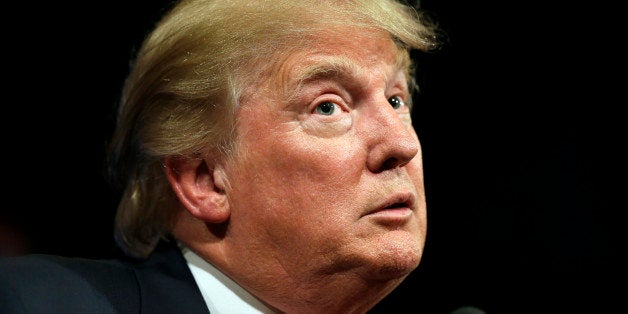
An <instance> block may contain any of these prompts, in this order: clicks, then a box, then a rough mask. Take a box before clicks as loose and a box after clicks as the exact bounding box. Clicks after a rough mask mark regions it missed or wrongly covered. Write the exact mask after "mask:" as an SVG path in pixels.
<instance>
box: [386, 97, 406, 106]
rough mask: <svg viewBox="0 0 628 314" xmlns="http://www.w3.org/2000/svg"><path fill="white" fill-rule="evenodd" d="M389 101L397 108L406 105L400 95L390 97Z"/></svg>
mask: <svg viewBox="0 0 628 314" xmlns="http://www.w3.org/2000/svg"><path fill="white" fill-rule="evenodd" d="M388 103H390V105H391V106H392V107H393V108H395V109H399V108H401V106H403V105H405V103H404V102H403V100H402V99H401V97H399V96H392V97H390V98H388Z"/></svg>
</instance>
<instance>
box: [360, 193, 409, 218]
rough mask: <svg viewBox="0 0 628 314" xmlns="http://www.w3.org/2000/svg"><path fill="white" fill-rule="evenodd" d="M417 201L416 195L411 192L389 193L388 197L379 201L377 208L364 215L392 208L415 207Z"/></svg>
mask: <svg viewBox="0 0 628 314" xmlns="http://www.w3.org/2000/svg"><path fill="white" fill-rule="evenodd" d="M415 201H416V199H415V196H414V194H413V193H411V192H399V193H394V194H392V195H389V196H388V197H385V198H384V199H383V200H382V201H381V202H379V203H377V206H375V208H373V209H372V210H369V211H368V212H367V213H366V214H364V215H363V216H366V215H369V214H372V213H376V212H379V211H382V210H386V209H390V208H399V207H407V208H410V209H413V208H414V203H415Z"/></svg>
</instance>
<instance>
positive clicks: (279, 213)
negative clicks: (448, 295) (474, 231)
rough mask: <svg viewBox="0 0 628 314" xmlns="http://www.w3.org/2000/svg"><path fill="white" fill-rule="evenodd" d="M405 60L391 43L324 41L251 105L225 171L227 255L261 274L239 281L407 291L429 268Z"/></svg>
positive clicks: (264, 87)
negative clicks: (402, 286)
mask: <svg viewBox="0 0 628 314" xmlns="http://www.w3.org/2000/svg"><path fill="white" fill-rule="evenodd" d="M399 59H400V58H398V57H397V48H396V47H395V45H394V43H393V42H392V40H391V39H390V38H389V36H388V35H386V34H384V33H373V32H366V33H365V32H364V31H363V32H362V33H361V34H359V35H358V36H357V37H356V34H355V33H348V32H347V33H343V32H339V33H334V34H332V35H330V34H325V35H323V36H320V38H319V39H317V40H316V42H313V43H312V44H311V45H308V46H307V47H303V49H302V50H298V51H297V52H293V53H291V54H290V55H289V56H288V57H286V58H284V59H283V60H282V61H281V62H280V63H279V64H278V66H277V67H274V68H273V72H272V73H273V75H272V77H271V78H269V79H268V81H265V82H261V83H260V85H259V86H257V87H256V88H254V89H252V91H251V92H249V93H247V94H246V96H245V97H244V99H243V101H242V103H241V107H240V109H239V111H238V129H237V132H238V146H237V151H238V154H237V156H236V157H235V158H234V160H233V161H232V162H230V163H229V164H228V165H227V167H226V175H227V178H228V182H229V188H228V189H227V191H226V192H227V195H228V196H229V203H230V208H231V217H230V221H229V228H228V230H227V234H228V236H227V237H226V239H227V240H226V241H228V245H227V246H226V248H227V249H225V251H224V252H223V254H224V256H225V258H226V260H228V261H230V263H234V264H238V263H239V266H238V267H244V268H250V271H251V272H249V273H250V274H247V275H244V277H237V276H242V275H237V276H236V280H237V281H240V282H241V283H244V284H245V285H247V284H250V283H253V282H260V280H259V279H260V278H257V277H268V280H270V281H273V282H277V283H282V284H284V283H286V282H289V281H293V282H296V283H307V284H312V285H316V280H321V278H323V277H327V278H328V279H324V280H331V279H330V278H333V276H335V275H341V276H348V277H352V278H360V280H364V281H387V280H398V281H399V282H400V281H401V279H402V278H405V276H406V275H408V274H409V272H410V271H412V270H413V269H414V268H415V267H416V266H417V265H418V263H419V261H420V259H421V255H422V252H423V246H424V242H425V232H426V212H425V197H424V188H423V175H422V172H423V168H422V162H421V150H420V145H419V141H418V138H417V135H416V133H415V131H414V129H413V127H412V124H411V119H410V111H409V108H408V107H407V106H406V105H405V104H404V103H407V102H409V99H408V98H409V95H408V88H407V81H406V77H405V75H404V67H405V65H404V64H402V62H400V61H399ZM245 273H246V272H245ZM247 276H248V277H247ZM249 277H250V278H249ZM271 278H272V279H271ZM253 290H255V288H254V289H253Z"/></svg>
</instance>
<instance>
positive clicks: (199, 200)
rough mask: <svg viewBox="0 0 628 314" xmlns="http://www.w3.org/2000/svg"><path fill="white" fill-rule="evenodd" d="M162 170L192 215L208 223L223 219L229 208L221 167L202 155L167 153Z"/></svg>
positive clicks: (228, 212) (225, 217)
mask: <svg viewBox="0 0 628 314" xmlns="http://www.w3.org/2000/svg"><path fill="white" fill-rule="evenodd" d="M164 166H165V172H166V176H167V177H168V181H169V182H170V186H171V187H172V189H173V191H174V192H175V194H176V195H177V197H178V198H179V201H180V202H181V204H183V206H184V207H185V208H186V209H187V211H188V212H190V214H192V216H194V217H196V218H197V219H200V220H202V221H205V222H208V223H223V222H225V221H227V219H229V215H230V210H229V202H228V201H227V195H226V194H225V184H226V181H225V180H226V178H225V177H224V172H223V171H222V170H221V168H219V167H216V166H214V165H210V164H208V162H207V161H206V160H205V159H201V158H185V157H167V158H166V159H165V160H164Z"/></svg>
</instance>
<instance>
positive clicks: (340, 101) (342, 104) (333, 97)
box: [309, 93, 349, 114]
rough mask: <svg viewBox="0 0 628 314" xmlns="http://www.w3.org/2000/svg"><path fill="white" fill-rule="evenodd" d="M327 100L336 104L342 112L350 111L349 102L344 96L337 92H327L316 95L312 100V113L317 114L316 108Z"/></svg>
mask: <svg viewBox="0 0 628 314" xmlns="http://www.w3.org/2000/svg"><path fill="white" fill-rule="evenodd" d="M327 102H329V103H334V104H336V105H337V106H338V109H339V110H341V112H348V111H349V108H348V105H347V102H346V101H345V100H344V98H342V96H340V95H338V94H335V93H325V94H323V95H320V96H319V97H316V98H315V99H314V100H313V101H312V102H311V104H310V107H309V112H310V113H312V114H316V108H318V106H320V105H321V104H323V103H327Z"/></svg>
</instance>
